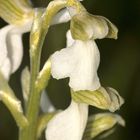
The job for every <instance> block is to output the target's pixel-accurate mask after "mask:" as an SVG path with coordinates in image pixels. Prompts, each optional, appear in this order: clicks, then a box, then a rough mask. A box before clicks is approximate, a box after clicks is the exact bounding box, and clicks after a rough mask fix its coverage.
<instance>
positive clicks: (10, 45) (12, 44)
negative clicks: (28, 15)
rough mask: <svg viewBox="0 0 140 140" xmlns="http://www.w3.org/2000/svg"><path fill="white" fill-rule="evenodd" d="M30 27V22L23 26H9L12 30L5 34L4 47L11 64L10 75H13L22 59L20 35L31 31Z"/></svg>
mask: <svg viewBox="0 0 140 140" xmlns="http://www.w3.org/2000/svg"><path fill="white" fill-rule="evenodd" d="M31 25H32V22H31V21H29V22H28V23H26V24H25V25H23V26H12V25H10V26H12V27H13V28H12V29H11V30H10V31H9V32H8V34H7V39H6V41H7V42H6V43H7V44H6V45H7V49H8V55H9V58H10V60H11V63H12V73H14V72H15V71H16V70H17V69H18V67H19V66H20V64H21V61H22V57H23V43H22V34H23V33H25V32H28V31H29V30H31Z"/></svg>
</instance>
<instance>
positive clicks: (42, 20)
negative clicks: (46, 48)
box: [19, 1, 66, 140]
mask: <svg viewBox="0 0 140 140" xmlns="http://www.w3.org/2000/svg"><path fill="white" fill-rule="evenodd" d="M65 5H66V2H65V1H60V2H58V1H52V2H51V3H50V4H49V5H48V7H47V9H46V11H45V12H44V14H42V13H43V12H42V11H41V12H39V11H38V12H37V13H36V15H35V20H34V23H33V27H32V32H31V35H30V37H31V38H30V44H31V48H30V62H31V80H30V92H29V94H30V95H29V99H28V103H27V112H26V117H27V119H28V122H29V125H28V126H27V127H25V128H24V129H21V130H20V132H19V140H37V130H38V129H37V125H38V124H37V122H38V121H37V120H38V113H39V105H40V96H41V93H40V92H41V91H40V90H39V89H38V88H37V86H36V84H35V83H36V80H37V76H38V73H39V68H40V56H41V50H42V46H43V42H44V40H45V36H46V34H47V31H48V28H49V25H50V23H51V20H52V18H53V17H54V15H55V14H56V13H57V12H58V11H59V10H60V9H62V8H64V7H65Z"/></svg>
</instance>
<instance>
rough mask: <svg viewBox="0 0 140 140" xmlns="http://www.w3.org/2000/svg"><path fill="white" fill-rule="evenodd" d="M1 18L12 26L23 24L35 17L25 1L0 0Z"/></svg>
mask: <svg viewBox="0 0 140 140" xmlns="http://www.w3.org/2000/svg"><path fill="white" fill-rule="evenodd" d="M0 17H1V18H3V19H4V20H5V21H6V22H8V23H10V24H16V25H19V24H23V23H25V22H26V21H27V20H29V19H30V18H31V17H33V9H32V8H31V7H30V6H29V5H28V4H27V2H25V0H0Z"/></svg>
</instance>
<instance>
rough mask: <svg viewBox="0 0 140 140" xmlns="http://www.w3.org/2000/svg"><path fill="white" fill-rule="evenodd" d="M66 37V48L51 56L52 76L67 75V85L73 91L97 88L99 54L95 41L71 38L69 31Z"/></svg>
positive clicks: (57, 77) (61, 77) (58, 77)
mask: <svg viewBox="0 0 140 140" xmlns="http://www.w3.org/2000/svg"><path fill="white" fill-rule="evenodd" d="M67 37H68V41H67V42H68V44H67V45H68V46H67V48H64V49H62V50H60V51H57V52H55V53H54V54H53V55H52V56H51V64H52V69H51V73H52V76H53V77H54V78H56V79H63V78H66V77H69V78H70V82H69V85H70V87H71V88H72V89H73V90H74V91H77V90H96V89H98V88H99V87H100V82H99V78H98V75H97V69H98V66H99V62H100V54H99V50H98V47H97V45H96V43H95V42H94V41H93V40H89V41H81V40H73V39H72V37H70V35H69V32H68V33H67ZM69 40H71V41H69ZM69 45H71V46H69Z"/></svg>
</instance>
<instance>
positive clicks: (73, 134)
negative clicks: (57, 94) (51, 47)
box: [0, 0, 125, 140]
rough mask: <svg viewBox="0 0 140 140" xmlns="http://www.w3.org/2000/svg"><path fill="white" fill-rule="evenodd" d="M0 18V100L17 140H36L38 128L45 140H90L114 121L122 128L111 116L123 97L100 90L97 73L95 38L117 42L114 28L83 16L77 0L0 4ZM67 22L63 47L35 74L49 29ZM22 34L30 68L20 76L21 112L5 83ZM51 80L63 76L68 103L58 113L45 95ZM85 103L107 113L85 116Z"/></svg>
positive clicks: (18, 56)
mask: <svg viewBox="0 0 140 140" xmlns="http://www.w3.org/2000/svg"><path fill="white" fill-rule="evenodd" d="M0 17H1V18H2V19H3V20H5V21H6V22H7V23H8V25H7V26H5V27H3V28H2V29H1V30H0V42H1V44H0V49H1V51H0V55H1V58H0V100H1V101H2V102H3V103H4V104H5V105H6V107H7V108H8V109H9V111H10V112H11V114H12V115H13V117H14V119H15V121H16V123H17V125H18V127H19V140H37V139H39V138H40V136H41V135H42V132H43V131H44V130H45V137H46V140H92V139H94V138H95V137H96V136H98V135H99V134H101V133H103V132H106V131H107V130H109V132H110V131H111V128H113V127H114V125H116V124H117V123H118V124H120V125H122V126H124V125H125V122H124V120H123V119H122V117H121V116H119V115H117V114H115V113H113V112H115V111H116V110H118V109H120V107H121V105H122V104H123V103H124V100H123V98H122V97H121V96H120V95H119V94H118V92H117V91H116V90H115V89H113V88H111V87H103V86H101V83H100V80H99V77H98V74H97V71H98V67H99V63H100V52H99V50H98V46H97V44H96V39H103V38H113V39H117V33H118V29H117V27H116V26H115V25H114V24H112V23H111V22H110V21H109V20H108V19H107V18H105V17H102V16H97V15H92V14H90V13H88V11H87V10H86V9H85V7H84V6H83V5H82V4H81V2H80V0H79V1H78V0H53V1H51V2H50V3H49V5H48V6H47V8H34V7H33V6H32V3H31V2H30V1H29V0H0ZM68 21H70V28H69V29H68V31H67V33H66V38H67V41H66V48H63V49H61V50H58V51H56V52H54V53H53V54H51V55H50V57H49V59H48V60H46V62H45V64H44V66H43V68H42V69H41V70H40V58H41V50H42V46H43V43H44V39H45V37H46V34H47V32H48V30H49V27H50V26H54V25H55V24H61V23H65V22H68ZM26 32H30V50H29V52H30V70H29V68H28V67H26V68H25V69H24V70H23V71H22V74H21V85H22V92H23V98H24V105H25V107H24V109H23V108H22V105H21V101H20V100H19V99H18V98H17V97H16V95H15V93H14V92H13V90H12V89H11V87H10V86H9V84H8V81H9V79H10V75H11V74H12V73H14V72H15V71H16V70H17V69H18V68H19V67H20V64H21V61H22V57H23V43H22V34H24V33H26ZM51 76H52V77H53V78H54V79H58V80H59V79H64V78H69V87H70V91H71V103H70V105H69V106H68V108H66V109H65V110H64V111H62V110H57V109H56V108H55V107H54V106H53V105H52V103H51V101H50V100H49V98H48V96H47V93H46V92H45V88H46V87H47V85H48V82H49V79H50V77H51ZM89 105H90V106H94V107H96V108H99V109H102V110H108V111H110V113H109V112H106V113H99V114H94V115H91V116H89V117H88V107H89ZM39 106H40V107H41V108H39ZM40 109H41V110H42V114H40V113H39V111H40ZM111 112H112V113H111ZM111 132H112V131H111Z"/></svg>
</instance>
